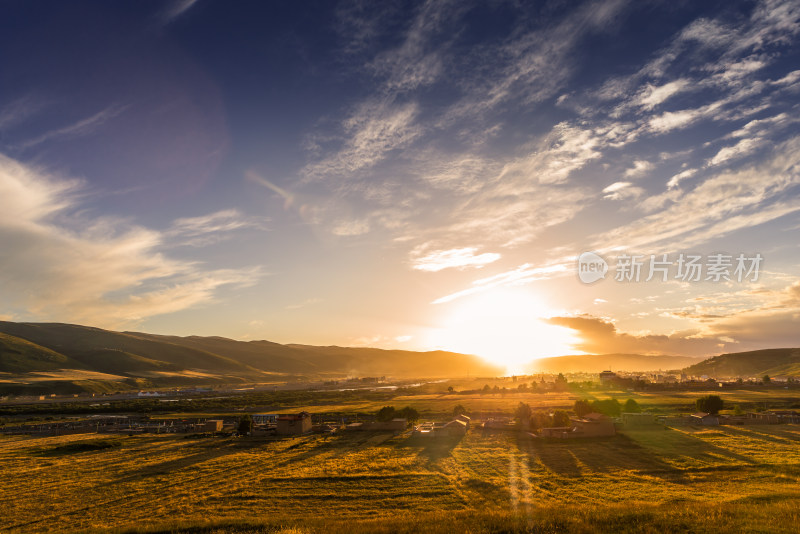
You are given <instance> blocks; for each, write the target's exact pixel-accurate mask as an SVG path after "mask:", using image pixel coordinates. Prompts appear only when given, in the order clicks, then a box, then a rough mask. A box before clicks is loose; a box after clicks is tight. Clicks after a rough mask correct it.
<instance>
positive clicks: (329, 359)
mask: <svg viewBox="0 0 800 534" xmlns="http://www.w3.org/2000/svg"><path fill="white" fill-rule="evenodd" d="M287 346H288V347H291V348H293V349H298V350H302V351H303V353H304V354H305V355H306V356H305V358H306V359H307V360H308V361H311V362H313V363H314V364H315V365H316V366H317V367H318V368H320V369H324V370H327V371H337V372H340V373H346V374H351V375H362V376H363V375H373V376H374V375H391V376H396V377H409V378H420V377H448V376H470V375H471V376H496V375H498V374H502V373H504V372H505V369H503V368H502V367H499V366H495V365H491V364H490V363H488V362H486V361H485V360H483V359H481V358H479V357H477V356H473V355H470V354H459V353H456V352H446V351H441V350H437V351H430V352H413V351H407V350H384V349H373V348H366V347H337V346H330V347H316V346H310V345H287Z"/></svg>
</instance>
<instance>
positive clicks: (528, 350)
mask: <svg viewBox="0 0 800 534" xmlns="http://www.w3.org/2000/svg"><path fill="white" fill-rule="evenodd" d="M557 313H558V312H557V311H555V310H553V309H550V308H548V307H547V306H546V305H545V304H544V303H543V302H542V301H541V300H540V299H539V298H538V297H537V296H536V295H534V294H533V293H532V292H531V291H529V290H525V289H524V288H519V289H497V290H493V291H488V292H485V293H482V294H479V295H476V296H474V297H470V298H469V299H464V300H463V301H458V302H457V303H456V304H454V307H453V309H452V312H451V313H450V314H449V315H448V316H447V318H446V319H445V320H444V323H443V325H442V327H441V329H439V330H438V331H437V332H436V334H435V336H436V339H435V345H436V346H440V347H444V348H446V349H448V350H453V351H456V352H466V353H470V354H477V355H479V356H481V357H483V358H485V359H487V360H489V361H491V362H492V363H495V364H498V365H502V366H505V367H506V372H507V373H509V374H515V373H521V372H523V371H524V370H525V366H526V364H528V363H529V362H530V361H532V360H535V359H537V358H542V357H547V356H561V355H564V354H570V353H572V354H574V353H575V349H573V348H572V347H573V346H574V343H575V342H576V339H575V337H574V334H573V331H572V330H570V329H568V328H564V327H560V326H555V325H552V324H549V323H547V322H546V321H545V320H544V319H546V318H548V317H551V316H553V315H556V314H557Z"/></svg>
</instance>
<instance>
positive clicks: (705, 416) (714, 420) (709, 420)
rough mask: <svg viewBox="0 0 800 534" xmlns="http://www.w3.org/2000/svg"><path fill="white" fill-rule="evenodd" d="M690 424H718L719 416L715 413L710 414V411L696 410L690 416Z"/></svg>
mask: <svg viewBox="0 0 800 534" xmlns="http://www.w3.org/2000/svg"><path fill="white" fill-rule="evenodd" d="M690 419H691V422H692V423H691V424H693V425H718V424H719V418H718V417H717V416H716V415H711V414H710V413H705V412H697V413H693V414H692V415H691V416H690Z"/></svg>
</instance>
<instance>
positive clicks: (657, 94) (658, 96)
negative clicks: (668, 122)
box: [639, 78, 689, 109]
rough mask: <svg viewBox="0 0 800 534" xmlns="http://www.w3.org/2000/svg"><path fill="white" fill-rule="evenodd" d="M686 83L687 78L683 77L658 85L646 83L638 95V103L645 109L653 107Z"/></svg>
mask: <svg viewBox="0 0 800 534" xmlns="http://www.w3.org/2000/svg"><path fill="white" fill-rule="evenodd" d="M688 85H689V80H686V79H683V78H681V79H679V80H675V81H672V82H669V83H666V84H664V85H661V86H658V87H656V86H653V85H649V84H648V85H647V86H646V87H645V89H644V90H643V91H642V93H641V95H640V96H639V105H640V106H642V107H643V108H645V109H653V108H654V107H656V106H658V105H660V104H663V103H664V102H666V101H667V100H668V99H669V98H670V97H672V96H674V95H676V94H678V93H680V92H681V91H683V90H684V89H685V88H686V87H687V86H688Z"/></svg>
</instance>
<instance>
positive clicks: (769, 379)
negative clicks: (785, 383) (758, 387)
mask: <svg viewBox="0 0 800 534" xmlns="http://www.w3.org/2000/svg"><path fill="white" fill-rule="evenodd" d="M761 381H762V382H764V383H765V384H769V383H770V382H772V379H771V378H770V377H769V375H764V376H763V377H762V378H761Z"/></svg>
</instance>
